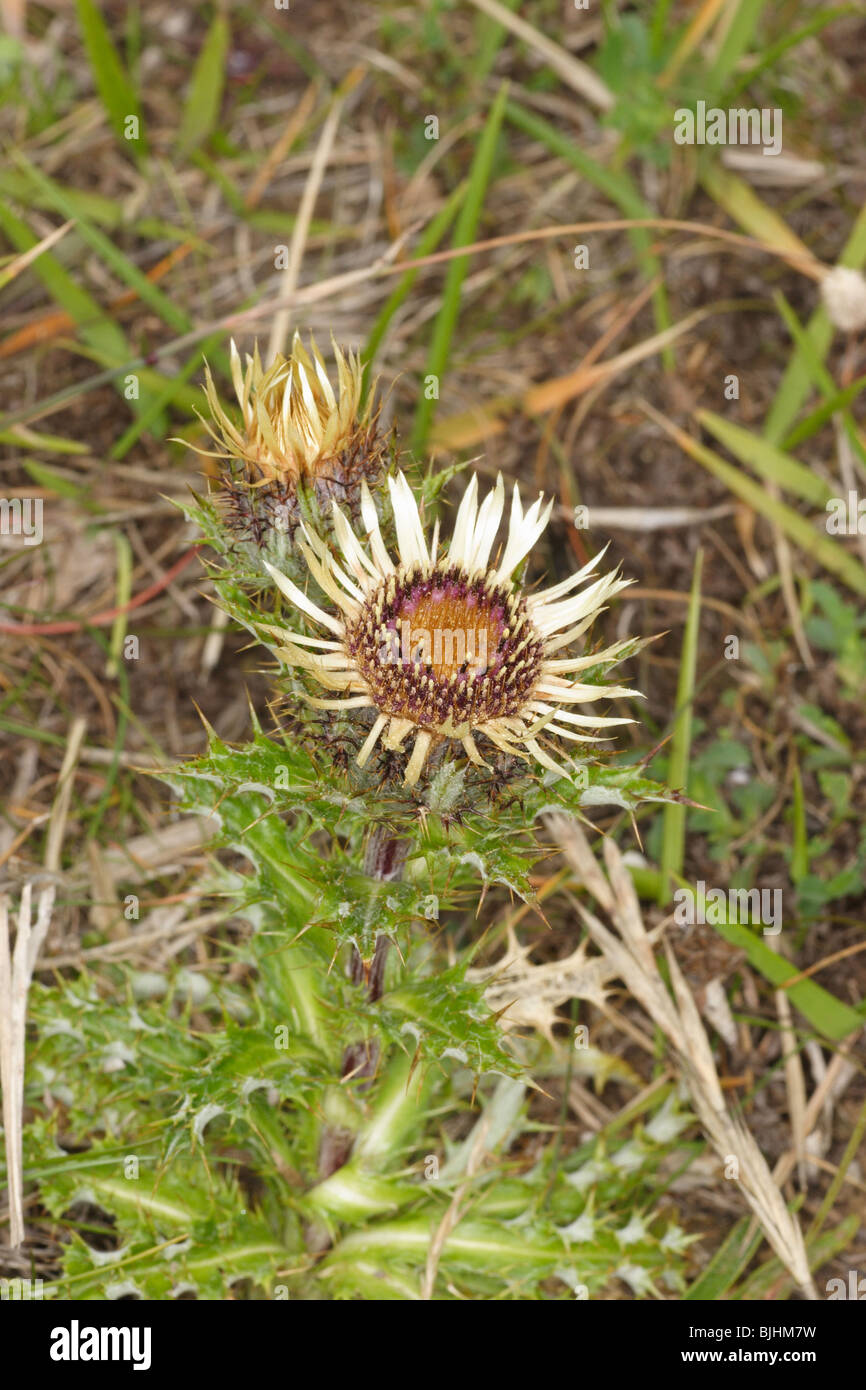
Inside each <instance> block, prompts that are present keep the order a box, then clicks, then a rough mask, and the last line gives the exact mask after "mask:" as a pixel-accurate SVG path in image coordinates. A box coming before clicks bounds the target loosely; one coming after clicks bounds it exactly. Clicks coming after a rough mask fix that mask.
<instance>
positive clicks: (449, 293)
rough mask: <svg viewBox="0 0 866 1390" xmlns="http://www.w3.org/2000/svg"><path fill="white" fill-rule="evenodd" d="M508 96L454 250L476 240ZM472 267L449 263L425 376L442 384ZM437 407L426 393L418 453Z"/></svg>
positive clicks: (472, 174) (473, 181) (486, 133)
mask: <svg viewBox="0 0 866 1390" xmlns="http://www.w3.org/2000/svg"><path fill="white" fill-rule="evenodd" d="M507 94H508V86H507V84H506V83H503V85H502V86H501V87H500V89H499V92H498V94H497V96H496V100H495V101H494V102H493V105H492V106H491V108H490V113H489V115H488V117H487V121H486V122H485V125H484V130H483V131H482V134H481V139H480V140H479V142H478V148H477V149H476V151H475V158H474V159H473V161H472V168H471V169H470V171H469V180H468V185H467V189H466V196H465V199H464V202H463V206H462V208H461V209H460V216H459V217H458V219H457V226H456V228H455V231H454V239H453V242H452V245H453V246H454V247H460V246H469V245H471V243H472V242H473V241H474V240H475V236H476V232H477V229H478V222H479V219H480V217H481V210H482V208H483V206H484V198H485V195H486V193H487V185H488V183H489V181H490V172H491V169H492V168H493V157H494V154H495V152H496V142H497V140H498V138H499V132H500V130H501V128H502V118H503V116H504V114H505V102H506V97H507ZM468 268H469V258H468V256H457V257H455V259H454V260H453V261H450V262H449V264H448V271H447V273H446V276H445V286H444V289H443V292H442V303H441V305H440V307H439V313H438V314H437V316H436V323H435V325H434V328H433V340H432V342H431V344H430V352H429V354H428V357H427V364H426V367H425V369H424V375H425V377H431V376H433V377H436V378H437V380H438V381H439V382H440V384H441V381H442V377H443V375H444V373H445V370H446V368H447V366H448V357H449V353H450V351H451V339H452V337H453V336H454V329H455V327H456V324H457V318H458V315H459V313H460V291H461V289H462V287H463V281H464V279H465V276H466V272H467V270H468ZM434 408H435V401H434V400H431V399H428V397H427V394H426V392H424V391H422V392H421V396H420V399H419V401H418V409H417V411H416V412H415V423H414V427H413V430H412V438H411V446H412V448H413V449H415V450H416V452H420V451H421V450H422V449H423V448H424V445H425V444H426V442H427V435H428V434H429V432H430V424H431V422H432V419H433V411H434Z"/></svg>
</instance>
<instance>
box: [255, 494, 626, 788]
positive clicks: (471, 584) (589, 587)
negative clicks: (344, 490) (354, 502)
mask: <svg viewBox="0 0 866 1390" xmlns="http://www.w3.org/2000/svg"><path fill="white" fill-rule="evenodd" d="M389 487H390V491H391V501H392V506H393V512H394V523H395V528H396V534H397V552H398V553H397V555H396V557H393V558H392V556H391V555H390V554H389V552H388V550H387V548H386V546H385V543H384V541H383V539H382V533H381V530H380V526H379V518H378V516H377V513H376V508H375V506H374V504H373V501H372V498H371V496H370V493H369V490H368V489H367V488H366V487H362V491H361V511H362V519H363V527H364V530H365V532H366V541H367V545H366V546H365V545H364V544H362V542H361V540H359V538H358V535H357V534H356V533H355V531H354V530H353V528H352V526H351V525H350V524H349V522H348V520H347V519H346V517H345V515H344V514H343V512H342V511H341V510H340V508H339V507H338V506H337V505H336V504H334V506H333V531H334V535H335V537H336V540H337V543H338V545H339V548H340V550H341V552H342V562H341V561H340V560H339V559H338V558H337V557H336V556H335V555H334V553H333V551H332V550H331V548H330V547H329V546H328V545H327V544H326V543H325V542H324V541H323V540H322V539H321V537H319V536H318V535H316V534H315V533H314V532H313V531H311V530H309V529H308V528H307V527H304V528H303V539H301V538H300V537H299V538H298V547H299V549H300V551H301V553H302V554H303V556H304V559H305V560H306V563H307V566H308V568H309V571H310V574H311V575H312V576H313V577H314V578H315V580H316V581H317V583H318V584H319V586H320V588H321V589H322V590H323V591H324V593H325V594H327V595H328V597H329V598H330V599H331V600H332V602H333V604H334V605H335V610H336V611H334V612H326V611H325V610H324V609H323V608H321V607H319V606H318V605H317V604H315V603H314V602H313V601H312V599H310V598H309V597H308V596H307V595H306V593H304V592H302V591H301V589H299V588H298V587H297V585H296V584H294V583H293V582H292V580H291V579H289V578H288V577H287V576H286V575H285V574H283V573H282V572H281V571H280V570H278V569H277V568H276V567H275V566H273V565H270V564H266V568H267V570H268V572H269V573H270V575H271V576H272V578H273V580H274V582H275V583H276V584H277V586H278V587H279V589H280V590H281V591H282V593H283V594H284V595H285V597H286V598H287V599H288V600H289V602H290V603H291V604H293V605H294V606H295V607H296V608H297V609H298V610H300V611H301V612H302V613H303V614H305V615H306V617H307V618H308V619H312V620H313V622H315V623H317V624H319V625H320V627H322V628H324V629H326V630H327V632H328V636H327V637H322V638H316V637H309V636H304V635H302V634H300V633H296V632H291V631H288V630H285V629H283V628H280V627H267V628H265V629H264V631H265V633H267V634H268V636H269V637H270V638H272V639H273V642H274V647H275V650H276V651H277V652H278V654H279V655H280V656H281V657H282V658H283V660H284V661H286V662H287V663H288V664H289V665H290V666H291V667H294V668H300V669H301V670H304V671H306V672H308V673H310V675H311V676H312V677H314V678H315V680H316V681H317V682H318V683H319V685H320V686H323V687H325V688H326V689H328V690H332V691H334V692H335V698H333V699H331V698H327V699H323V698H319V697H315V696H313V697H310V703H311V704H313V705H315V706H317V707H318V708H322V709H355V708H357V709H361V708H365V707H367V708H370V709H371V710H372V711H373V714H374V722H373V725H372V728H371V729H370V731H369V734H368V736H367V738H366V740H365V742H364V744H363V746H362V748H361V750H360V752H359V754H358V759H357V761H358V763H359V764H360V765H361V766H363V765H364V763H365V762H366V761H367V760H368V758H369V757H370V755H371V753H372V752H373V749H374V748H375V747H376V745H377V743H378V742H379V740H380V739H381V741H382V744H383V746H384V748H386V749H389V750H392V751H393V750H398V749H400V750H402V748H403V746H404V744H405V743H406V741H407V740H408V739H412V740H413V741H414V742H413V746H412V751H411V755H407V763H406V768H405V778H404V781H405V784H406V785H408V786H412V785H414V784H415V783H416V782H417V780H418V778H419V776H420V774H421V772H422V770H423V768H424V765H425V762H426V760H427V756H428V754H429V753H430V751H431V749H433V748H434V747H435V746H436V745H437V744H439V743H441V742H442V741H443V740H446V739H451V740H457V741H459V742H460V744H462V747H463V749H464V750H465V752H466V754H467V756H468V757H469V758H470V760H471V761H472V762H473V763H476V764H478V765H481V766H487V764H486V763H485V762H484V759H483V757H482V755H481V752H480V751H479V749H478V746H477V743H476V738H477V737H478V736H479V735H482V736H484V737H485V738H486V739H488V740H489V741H490V743H492V744H493V745H494V746H495V747H496V748H498V749H500V750H502V751H503V752H505V753H507V754H510V755H513V756H516V757H519V758H524V759H528V758H534V759H535V760H536V761H537V762H539V763H541V764H542V766H544V767H546V768H549V769H551V770H552V771H554V772H556V773H558V774H560V775H567V774H566V770H565V768H563V767H562V766H561V764H560V763H559V762H557V761H555V759H554V758H553V757H551V755H550V752H548V751H547V749H546V747H545V746H544V743H546V742H547V735H550V734H555V735H556V736H557V737H559V738H564V739H567V740H570V741H575V742H578V743H594V742H596V741H597V735H596V734H595V733H593V734H590V733H589V731H590V730H592V731H596V730H598V729H599V728H607V727H610V726H612V725H617V724H627V723H630V722H631V721H630V720H628V719H620V718H600V717H599V716H598V715H595V714H593V713H591V712H579V709H580V707H582V706H583V707H585V706H587V705H591V704H593V703H595V702H597V701H600V700H610V699H617V698H621V697H624V696H630V695H634V694H637V692H636V691H632V690H626V689H623V688H622V687H621V686H608V685H597V684H582V683H581V682H580V680H579V679H578V680H575V679H574V677H575V676H578V675H579V673H581V672H588V671H589V670H590V669H591V668H592V667H597V666H599V665H602V664H604V663H610V662H612V661H615V660H617V659H618V658H619V657H620V656H621V654H622V653H623V651H624V650H625V648H626V647H629V646H631V645H632V644H631V643H630V642H629V641H628V639H626V640H624V641H621V642H617V643H616V644H614V645H613V646H611V647H608V648H607V649H606V650H604V651H600V652H593V653H587V652H584V653H582V654H581V655H578V656H562V655H557V654H558V653H562V652H563V651H564V650H565V648H567V647H569V646H571V644H572V643H574V642H576V641H577V640H578V639H580V638H581V637H582V636H583V635H584V634H585V633H586V632H587V630H588V629H589V627H590V626H591V624H592V622H593V620H594V618H595V617H596V615H597V614H598V613H599V612H600V611H601V610H602V608H603V607H604V605H605V602H606V600H607V599H609V598H611V597H612V596H613V595H614V594H616V593H618V592H619V591H620V590H621V589H622V588H624V587H625V585H626V583H627V582H628V581H626V580H623V579H620V578H619V577H618V575H616V574H605V575H602V576H601V577H600V578H596V579H595V580H594V582H592V583H589V584H586V585H585V581H586V580H588V579H589V577H590V575H592V574H593V571H594V570H595V568H596V565H597V563H598V561H597V560H595V559H594V560H591V561H590V562H589V564H587V565H585V566H584V567H583V569H581V570H579V571H578V572H577V573H576V574H573V575H572V576H571V577H570V578H569V579H566V580H564V581H562V582H561V583H559V584H555V585H553V587H552V588H549V589H546V590H543V591H541V592H539V593H534V594H531V593H527V592H524V591H523V589H522V588H521V586H520V585H519V584H517V583H516V582H515V580H514V574H515V571H516V570H517V568H518V566H519V565H520V564H521V562H522V561H523V560H524V558H525V557H526V556H527V554H528V553H529V551H530V550H531V549H532V547H533V546H534V545H535V543H536V541H537V540H538V538H539V536H540V535H541V533H542V532H543V531H544V529H545V527H546V525H547V522H548V520H549V517H550V511H551V507H552V503H548V505H547V506H546V507H544V506H543V500H542V498H541V497H539V499H538V500H537V501H536V502H534V503H533V504H532V506H531V507H530V508H529V509H528V511H527V512H525V513H524V511H523V507H522V505H521V501H520V495H519V492H518V490H517V487H516V486H515V488H514V494H513V498H512V504H511V517H510V522H509V526H508V534H507V538H506V541H505V545H504V548H503V549H501V550H500V551H499V552H498V553H497V555H496V557H495V559H491V554H492V551H493V546H494V541H495V539H496V535H497V532H498V530H499V525H500V522H501V519H502V513H503V507H504V501H505V489H504V487H503V483H502V478H501V476H500V477H499V478H498V479H497V482H496V486H495V487H494V488H493V490H492V491H491V492H490V493H489V494H488V495H487V497H486V498H485V499H484V501H483V502H482V503H481V505H480V506H479V505H478V479H477V477H475V476H473V478H472V480H471V482H470V484H469V486H468V488H467V490H466V492H465V494H464V497H463V500H462V502H461V504H460V508H459V510H458V512H457V516H456V519H455V523H454V530H453V534H452V536H451V539H450V541H449V542H448V544H447V546H443V547H440V543H439V527H438V523H437V525H436V527H435V528H434V531H433V536H432V539H431V541H430V543H429V545H428V541H427V538H426V537H425V534H424V529H423V527H422V523H421V518H420V515H419V512H418V505H417V503H416V500H415V497H414V496H413V494H412V491H411V489H410V487H409V484H408V483H407V481H406V479H405V477H404V476H403V474H402V473H400V474H398V476H397V477H396V478H390V479H389ZM584 585H585V587H580V586H584ZM542 739H543V740H544V743H543V742H542ZM552 751H554V752H556V751H557V746H556V745H553V750H552Z"/></svg>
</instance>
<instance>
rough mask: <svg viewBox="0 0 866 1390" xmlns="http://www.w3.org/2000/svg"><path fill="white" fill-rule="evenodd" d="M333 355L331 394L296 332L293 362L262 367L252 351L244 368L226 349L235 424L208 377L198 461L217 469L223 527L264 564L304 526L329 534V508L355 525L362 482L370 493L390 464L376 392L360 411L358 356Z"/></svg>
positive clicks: (317, 359) (314, 353) (313, 351)
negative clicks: (335, 506)
mask: <svg viewBox="0 0 866 1390" xmlns="http://www.w3.org/2000/svg"><path fill="white" fill-rule="evenodd" d="M333 351H334V358H335V362H336V369H337V372H336V389H335V387H334V386H333V385H332V384H331V379H330V377H329V375H328V372H327V369H326V367H325V363H324V361H323V359H322V356H321V354H320V352H319V350H318V348H317V347H316V344H315V342H314V341H313V340H312V339H311V340H310V349H309V351H308V350H307V349H306V348H305V347H304V345H303V343H302V342H301V339H300V336H299V334H297V333H296V334H295V336H294V340H293V342H292V351H291V354H290V355H289V356H288V357H284V356H283V355H282V354H279V355H278V356H277V357H276V358H275V359H274V361H273V362H272V363H271V364H270V366H269V367H267V368H265V367H263V365H262V361H261V358H260V356H259V350H258V347H256V348H255V349H254V351H253V354H252V356H249V354H247V357H246V362H245V364H244V363H242V362H241V356H240V353H239V352H238V349H237V346H236V345H235V343H234V342H232V344H231V369H232V382H233V385H234V389H235V395H236V396H237V402H238V406H239V407H240V419H239V420H237V419H236V418H232V415H231V414H230V413H229V411H227V410H226V409H225V407H224V406H223V404H222V401H221V400H220V397H219V393H218V391H217V389H216V385H215V383H214V380H213V376H212V375H211V372H210V369H209V368H207V369H206V384H205V395H206V397H207V402H208V407H209V410H210V415H211V420H210V421H208V420H203V423H204V424H205V427H206V429H207V430H208V432H209V434H210V435H211V438H212V440H213V441H214V444H215V445H216V448H214V449H199V450H198V452H199V453H202V454H205V455H206V456H208V457H211V458H217V459H221V460H223V461H224V465H223V469H222V474H221V477H220V479H219V483H220V487H221V490H222V495H223V502H224V508H223V516H224V521H225V524H226V525H227V527H228V529H229V530H230V531H231V532H232V533H233V534H234V535H235V537H237V538H240V539H243V540H247V541H251V542H252V543H253V544H254V546H257V547H258V548H259V549H263V550H264V553H265V556H267V555H270V556H271V557H272V558H278V559H280V560H281V559H282V558H283V557H284V555H285V553H286V552H287V550H288V549H289V548H291V545H292V541H293V538H294V535H295V533H296V531H297V529H298V527H299V525H300V523H301V521H303V520H306V521H307V522H309V524H310V525H311V527H313V528H315V529H316V530H327V529H328V527H329V525H330V521H331V504H332V503H333V502H338V503H339V504H340V505H341V506H342V507H343V508H344V509H345V510H346V511H347V512H348V514H349V515H350V516H351V517H352V518H353V520H356V521H357V520H359V519H360V485H361V483H362V482H366V483H368V484H369V486H370V487H373V488H375V487H376V486H377V485H378V484H379V482H380V481H381V479H382V476H383V475H384V472H385V471H386V469H387V467H388V464H389V462H390V460H391V456H392V452H393V440H392V438H391V437H390V436H389V435H386V434H383V433H382V432H381V431H380V429H379V421H378V410H376V409H374V408H373V404H372V401H373V394H374V393H373V392H372V391H371V392H370V394H369V396H368V398H367V402H366V404H365V405H363V406H362V404H361V397H362V377H363V373H362V369H361V364H360V361H359V359H358V357H357V356H355V355H353V354H352V353H351V352H343V351H342V350H341V349H340V348H339V347H338V346H337V344H336V343H334V344H333ZM283 538H287V540H286V539H283Z"/></svg>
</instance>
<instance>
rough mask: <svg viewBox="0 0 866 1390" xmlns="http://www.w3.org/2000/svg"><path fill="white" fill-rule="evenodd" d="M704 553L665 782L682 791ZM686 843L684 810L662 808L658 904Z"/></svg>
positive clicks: (698, 561)
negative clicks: (667, 780)
mask: <svg viewBox="0 0 866 1390" xmlns="http://www.w3.org/2000/svg"><path fill="white" fill-rule="evenodd" d="M703 564H704V552H703V550H698V553H697V555H696V556H695V568H694V573H693V575H692V589H691V594H690V597H689V608H688V613H687V615H686V626H685V632H684V633H683V650H682V657H681V659H680V677H679V681H678V683H677V713H676V722H675V723H674V732H673V738H672V740H671V757H670V766H669V769H668V778H669V781H670V784H671V786H672V787H681V788H682V789H683V790H684V791H685V790H687V788H688V782H689V755H690V753H691V746H692V702H693V700H694V694H695V671H696V669H697V660H698V634H699V632H700V625H701V571H702V570H703ZM685 843H686V808H685V806H682V805H680V804H678V803H677V802H671V803H670V804H669V805H667V806H665V809H664V813H663V817H662V850H661V862H660V868H661V883H660V885H659V902H660V903H661V905H662V906H664V905H665V904H666V903H668V902H669V901H670V895H671V889H672V879H673V876H674V875H675V874H681V873H682V868H683V856H684V852H685Z"/></svg>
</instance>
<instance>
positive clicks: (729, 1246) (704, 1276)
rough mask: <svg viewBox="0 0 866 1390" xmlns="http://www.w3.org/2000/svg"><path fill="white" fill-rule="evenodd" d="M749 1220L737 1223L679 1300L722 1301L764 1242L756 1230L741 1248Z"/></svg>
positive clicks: (760, 1232)
mask: <svg viewBox="0 0 866 1390" xmlns="http://www.w3.org/2000/svg"><path fill="white" fill-rule="evenodd" d="M751 1220H752V1218H751V1217H749V1216H744V1217H743V1219H742V1221H738V1222H737V1224H736V1226H735V1227H734V1229H733V1230H732V1231H731V1233H730V1235H729V1236H728V1238H727V1240H726V1241H725V1242H724V1244H723V1245H721V1246H720V1247H719V1249H718V1250H717V1251H716V1253H715V1255H714V1256H713V1258H712V1259H711V1260H710V1262H709V1264H708V1265H707V1267H706V1269H704V1270H703V1271H702V1272H701V1273H700V1274H699V1275H698V1277H697V1279H696V1280H695V1281H694V1283H693V1284H690V1285H689V1287H688V1289H687V1290H686V1292H685V1293H684V1294H683V1299H684V1300H686V1301H692V1302H693V1301H694V1300H696V1299H700V1300H701V1301H704V1302H714V1301H715V1300H717V1299H723V1298H724V1297H725V1296H726V1294H727V1293H728V1290H729V1289H731V1288H733V1286H734V1284H736V1282H737V1280H738V1279H739V1277H740V1275H741V1274H742V1273H743V1270H744V1269H746V1268H747V1267H748V1265H749V1264H750V1262H751V1261H752V1259H753V1258H754V1256H755V1255H756V1254H757V1252H758V1247H759V1245H760V1244H761V1242H762V1241H763V1239H764V1233H763V1231H762V1230H761V1229H760V1227H759V1228H758V1230H757V1231H755V1234H754V1235H753V1236H752V1239H751V1240H750V1241H749V1242H748V1243H747V1244H746V1245H745V1246H744V1245H743V1239H744V1237H745V1235H746V1233H747V1231H748V1229H749V1226H750V1225H751Z"/></svg>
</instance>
